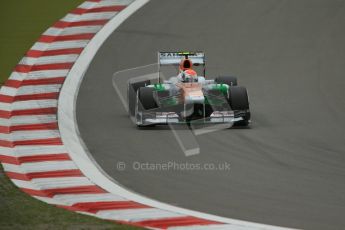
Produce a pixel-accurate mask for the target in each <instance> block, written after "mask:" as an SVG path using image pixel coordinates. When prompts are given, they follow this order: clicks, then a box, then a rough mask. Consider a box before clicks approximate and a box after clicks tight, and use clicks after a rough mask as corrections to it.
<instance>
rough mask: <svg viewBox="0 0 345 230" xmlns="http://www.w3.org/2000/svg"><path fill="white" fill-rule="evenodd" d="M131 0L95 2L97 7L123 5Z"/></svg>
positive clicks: (131, 0)
mask: <svg viewBox="0 0 345 230" xmlns="http://www.w3.org/2000/svg"><path fill="white" fill-rule="evenodd" d="M131 2H133V0H103V1H101V2H99V3H98V4H97V7H105V6H123V5H128V4H130V3H131Z"/></svg>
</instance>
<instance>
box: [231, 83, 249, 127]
mask: <svg viewBox="0 0 345 230" xmlns="http://www.w3.org/2000/svg"><path fill="white" fill-rule="evenodd" d="M229 103H230V107H231V109H232V110H234V111H235V114H236V113H237V112H239V113H240V114H241V115H240V117H242V119H243V120H242V121H238V122H236V123H235V124H234V125H236V126H247V125H248V124H249V120H250V112H249V101H248V93H247V89H246V88H245V87H242V86H231V87H229Z"/></svg>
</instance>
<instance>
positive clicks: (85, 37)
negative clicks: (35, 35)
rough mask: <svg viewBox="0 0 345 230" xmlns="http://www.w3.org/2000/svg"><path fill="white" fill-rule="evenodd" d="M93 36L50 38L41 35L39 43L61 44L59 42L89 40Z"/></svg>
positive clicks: (76, 35) (77, 35) (90, 34)
mask: <svg viewBox="0 0 345 230" xmlns="http://www.w3.org/2000/svg"><path fill="white" fill-rule="evenodd" d="M94 35H95V34H92V33H88V34H75V35H62V36H50V35H42V36H41V37H40V39H39V40H38V41H39V42H45V43H51V42H61V41H75V40H90V39H91V38H93V36H94Z"/></svg>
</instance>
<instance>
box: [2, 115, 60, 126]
mask: <svg viewBox="0 0 345 230" xmlns="http://www.w3.org/2000/svg"><path fill="white" fill-rule="evenodd" d="M54 122H57V117H56V115H55V114H49V115H30V116H13V117H11V118H9V119H5V118H0V124H1V125H3V126H8V127H10V126H17V125H33V124H44V123H54Z"/></svg>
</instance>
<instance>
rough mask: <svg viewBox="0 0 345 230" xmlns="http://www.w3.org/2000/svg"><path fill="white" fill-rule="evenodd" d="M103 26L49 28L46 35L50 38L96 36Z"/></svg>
mask: <svg viewBox="0 0 345 230" xmlns="http://www.w3.org/2000/svg"><path fill="white" fill-rule="evenodd" d="M102 27H103V26H101V25H99V26H76V27H67V28H63V29H61V28H54V27H52V28H49V29H48V30H47V31H46V32H45V33H44V35H49V36H65V35H75V34H88V33H91V34H95V33H97V32H98V31H99V30H100V29H101V28H102Z"/></svg>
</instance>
